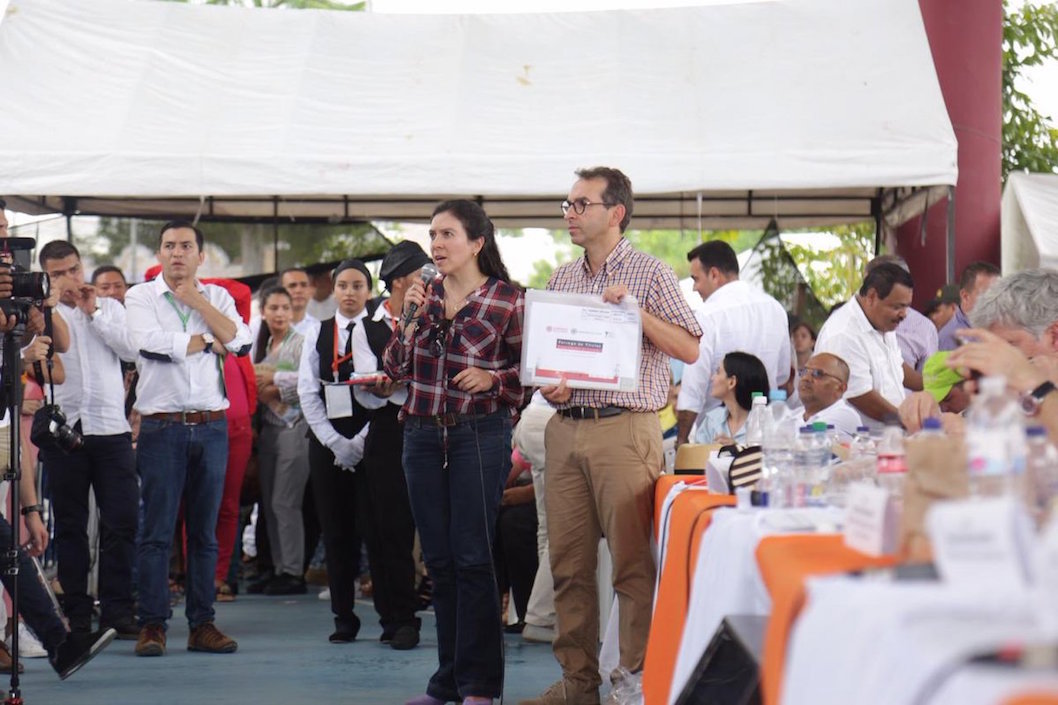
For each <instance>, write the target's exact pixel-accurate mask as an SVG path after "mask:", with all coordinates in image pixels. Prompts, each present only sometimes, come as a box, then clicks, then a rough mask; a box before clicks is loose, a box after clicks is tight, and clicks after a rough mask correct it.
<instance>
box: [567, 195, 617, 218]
mask: <svg viewBox="0 0 1058 705" xmlns="http://www.w3.org/2000/svg"><path fill="white" fill-rule="evenodd" d="M615 205H617V204H616V203H607V202H606V201H599V202H597V203H596V202H593V201H590V200H588V199H587V198H578V199H577V200H575V201H562V215H566V214H567V213H569V209H570V208H572V209H573V212H574V213H576V214H577V215H584V211H585V209H587V208H590V207H591V206H605V207H606V208H612V207H613V206H615Z"/></svg>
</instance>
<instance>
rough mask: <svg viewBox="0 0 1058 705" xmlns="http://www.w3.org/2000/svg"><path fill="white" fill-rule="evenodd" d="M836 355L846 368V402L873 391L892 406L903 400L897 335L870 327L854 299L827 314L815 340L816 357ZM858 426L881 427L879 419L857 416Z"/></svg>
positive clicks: (902, 375) (901, 360)
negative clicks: (859, 420)
mask: <svg viewBox="0 0 1058 705" xmlns="http://www.w3.org/2000/svg"><path fill="white" fill-rule="evenodd" d="M824 352H825V353H831V354H833V355H837V356H838V357H840V358H841V359H842V360H844V361H845V364H847V365H848V366H849V388H848V391H846V392H845V399H855V398H856V397H858V396H862V395H864V394H866V393H867V392H869V391H871V390H874V391H876V392H878V393H879V394H881V395H882V397H883V398H884V399H885V400H886V401H888V402H889V403H890V404H892V405H893V406H900V402H902V401H903V400H904V358H903V357H902V356H901V355H900V346H899V345H898V344H897V342H896V333H895V332H889V333H882V332H880V331H878V330H876V329H875V327H874V326H872V325H871V322H870V321H869V320H867V315H866V314H865V313H864V312H863V308H861V307H860V302H859V300H858V299H857V298H856V297H855V296H854V297H852V299H851V300H850V301H849V302H848V303H846V304H845V305H844V306H842V307H841V308H839V309H838V310H837V311H835V312H834V313H832V314H831V315H830V318H828V319H827V322H826V323H824V324H823V328H822V330H820V331H819V337H818V338H816V349H815V354H816V355H818V354H819V353H824ZM860 419H861V420H862V421H863V423H862V424H861V425H863V426H868V427H870V428H881V427H882V426H883V425H884V424H883V423H882V422H881V420H876V419H872V418H870V417H869V416H865V415H864V414H862V413H860Z"/></svg>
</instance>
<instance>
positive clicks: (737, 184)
mask: <svg viewBox="0 0 1058 705" xmlns="http://www.w3.org/2000/svg"><path fill="white" fill-rule="evenodd" d="M5 4H6V5H7V7H6V13H4V14H3V15H2V20H0V75H3V76H4V88H5V95H4V98H5V101H4V110H2V111H0V135H3V139H2V140H0V159H2V163H3V165H4V167H3V169H2V170H0V194H6V195H7V200H8V207H9V208H13V209H15V210H19V211H23V212H27V213H43V212H59V213H66V214H75V213H81V214H110V215H137V216H154V217H159V216H161V217H164V216H173V215H181V216H195V215H200V216H201V217H203V218H206V219H225V218H230V219H250V220H253V219H271V218H273V217H276V216H278V217H279V218H282V219H284V220H287V221H290V220H303V221H329V222H341V221H347V220H355V219H373V220H415V219H420V220H421V219H424V218H426V217H428V215H429V212H430V209H431V206H432V205H433V204H434V203H435V202H437V201H438V200H440V199H442V198H444V197H450V196H461V197H474V198H480V199H481V200H482V203H483V204H484V205H485V207H486V209H487V210H488V211H489V213H490V215H492V216H493V218H494V220H496V221H497V223H498V224H500V225H506V226H518V225H539V226H545V227H559V226H560V224H561V223H560V212H559V208H558V203H559V202H560V201H561V200H562V198H563V196H564V195H565V193H566V189H567V188H568V187H569V184H570V183H571V182H572V181H573V179H574V176H573V173H572V172H573V170H574V169H575V168H578V167H584V166H592V165H597V164H607V165H613V166H618V167H620V168H621V169H622V170H624V171H625V172H626V173H628V174H629V175H630V177H631V178H632V182H633V185H634V188H635V191H636V196H637V202H636V214H635V220H634V225H635V226H637V227H641V228H645V227H686V228H696V227H699V226H702V227H706V228H727V227H763V226H764V224H765V223H767V221H768V220H770V219H771V218H773V217H777V219H778V221H779V224H780V227H783V228H790V227H798V226H804V225H818V224H825V223H835V222H848V221H852V220H863V219H869V218H872V217H873V218H879V219H881V218H883V217H886V218H887V220H888V221H889V224H890V225H895V224H897V223H898V222H899V221H902V220H903V219H905V218H906V217H907V216H908V215H909V214H910V211H912V210H914V208H916V207H917V208H920V207H921V203H922V202H923V201H924V200H925V199H926V194H927V193H928V192H929V191H930V190H931V189H932V190H933V191H938V190H940V191H941V192H942V193H946V192H947V188H946V187H947V185H952V184H954V183H955V180H956V175H957V172H956V142H955V136H954V133H953V131H952V128H951V124H950V122H949V120H948V116H947V112H946V109H945V106H944V101H943V98H942V96H941V92H940V89H939V86H938V83H937V78H936V74H935V71H934V68H933V62H932V58H931V55H930V50H929V45H928V42H927V39H926V34H925V31H924V29H923V25H922V20H921V16H920V13H919V9H918V2H917V0H857V1H856V2H848V0H763V1H750V0H742V1H739V0H732V2H730V3H729V4H721V5H711V6H706V7H692V8H672V9H663V10H629V11H607V12H583V13H555V14H535V15H510V14H507V15H432V16H416V15H381V14H372V13H355V12H327V11H297V12H292V11H276V10H258V9H249V8H238V7H216V6H200V5H186V4H181V3H170V2H148V1H145V0H92V1H91V2H84V0H6V3H5V0H0V9H3V6H4V5H5ZM912 191H914V192H915V195H914V196H913V197H912V199H911V200H910V203H911V204H912V205H911V207H910V208H908V207H907V206H906V205H905V207H900V206H899V202H900V201H901V199H903V198H904V197H905V196H907V195H908V194H909V193H911V192H912ZM938 200H939V196H933V197H930V198H929V201H930V202H931V203H936V202H937V201H938ZM906 203H907V202H906V201H905V204H906Z"/></svg>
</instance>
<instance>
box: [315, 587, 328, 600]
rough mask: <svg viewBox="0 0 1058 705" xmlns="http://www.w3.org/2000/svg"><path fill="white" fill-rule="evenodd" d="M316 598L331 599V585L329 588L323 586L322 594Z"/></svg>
mask: <svg viewBox="0 0 1058 705" xmlns="http://www.w3.org/2000/svg"><path fill="white" fill-rule="evenodd" d="M316 599H318V600H324V601H327V600H330V599H331V589H330V588H329V587H328V588H323V589H322V590H320V594H319V595H317V596H316Z"/></svg>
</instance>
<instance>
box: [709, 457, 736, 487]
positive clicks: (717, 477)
mask: <svg viewBox="0 0 1058 705" xmlns="http://www.w3.org/2000/svg"><path fill="white" fill-rule="evenodd" d="M734 461H735V456H733V455H725V456H724V457H720V454H719V453H718V452H717V451H715V450H714V451H713V452H712V453H710V454H709V460H707V461H705V482H706V484H707V485H708V486H709V490H710V491H711V492H716V493H717V494H730V492H731V488H730V487H728V485H727V472H728V470H730V469H731V463H733V462H734Z"/></svg>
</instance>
